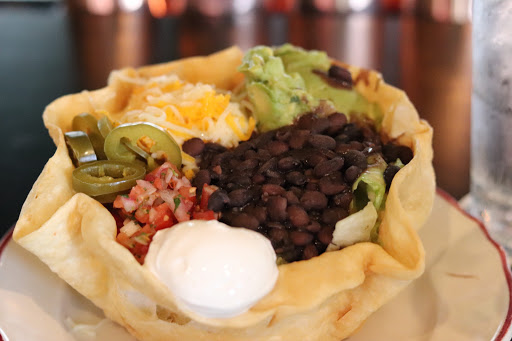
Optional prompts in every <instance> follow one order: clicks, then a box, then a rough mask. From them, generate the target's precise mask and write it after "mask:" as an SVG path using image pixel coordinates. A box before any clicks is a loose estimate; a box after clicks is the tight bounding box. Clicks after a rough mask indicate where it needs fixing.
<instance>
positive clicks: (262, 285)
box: [144, 220, 278, 318]
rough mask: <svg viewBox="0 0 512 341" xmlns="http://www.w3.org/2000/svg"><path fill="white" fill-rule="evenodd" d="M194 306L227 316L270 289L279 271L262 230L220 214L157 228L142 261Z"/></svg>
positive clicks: (202, 312) (196, 309)
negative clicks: (232, 224) (229, 221)
mask: <svg viewBox="0 0 512 341" xmlns="http://www.w3.org/2000/svg"><path fill="white" fill-rule="evenodd" d="M144 266H145V267H147V268H148V269H149V270H150V271H151V272H152V273H153V274H154V275H155V276H156V277H158V278H159V279H160V281H162V282H163V283H164V284H165V285H166V286H167V287H168V288H169V289H170V290H171V291H172V292H173V294H174V295H175V296H176V297H177V298H178V299H179V300H180V301H181V302H182V303H183V305H184V306H185V307H186V308H188V309H190V310H191V311H193V312H195V313H197V314H200V315H203V316H205V317H214V318H227V317H232V316H236V315H239V314H241V313H243V312H245V311H247V310H248V309H249V308H251V307H252V306H253V305H254V304H255V303H256V302H257V301H259V300H260V299H261V298H262V297H264V296H265V295H266V294H268V293H269V292H270V291H271V290H272V288H273V287H274V285H275V282H276V280H277V276H278V269H277V265H276V254H275V252H274V249H273V248H272V245H271V243H270V241H269V240H268V239H267V238H265V237H264V236H263V235H261V234H259V233H257V232H254V231H251V230H248V229H244V228H233V227H229V226H227V225H226V224H223V223H221V222H218V221H216V220H210V221H204V220H191V221H188V222H183V223H180V224H177V225H175V226H173V227H171V228H169V229H164V230H160V231H158V232H157V233H156V235H155V237H154V238H153V241H152V243H151V245H150V247H149V251H148V254H147V256H146V259H145V261H144Z"/></svg>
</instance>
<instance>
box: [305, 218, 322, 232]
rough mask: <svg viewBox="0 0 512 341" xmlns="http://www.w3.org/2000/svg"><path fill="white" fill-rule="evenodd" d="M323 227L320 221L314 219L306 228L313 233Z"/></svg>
mask: <svg viewBox="0 0 512 341" xmlns="http://www.w3.org/2000/svg"><path fill="white" fill-rule="evenodd" d="M321 228H322V225H320V223H319V222H318V221H314V220H313V221H312V222H310V223H309V224H308V225H307V226H306V230H308V231H309V232H312V233H317V232H318V231H320V229H321Z"/></svg>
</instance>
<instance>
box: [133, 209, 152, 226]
mask: <svg viewBox="0 0 512 341" xmlns="http://www.w3.org/2000/svg"><path fill="white" fill-rule="evenodd" d="M150 209H151V207H150V206H139V208H137V210H136V211H135V219H137V220H138V221H140V222H141V223H143V224H146V223H147V222H149V210H150Z"/></svg>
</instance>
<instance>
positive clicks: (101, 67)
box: [0, 0, 471, 234]
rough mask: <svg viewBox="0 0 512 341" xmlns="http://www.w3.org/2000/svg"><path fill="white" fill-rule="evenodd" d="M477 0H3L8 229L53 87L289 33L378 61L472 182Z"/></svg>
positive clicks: (1, 164)
mask: <svg viewBox="0 0 512 341" xmlns="http://www.w3.org/2000/svg"><path fill="white" fill-rule="evenodd" d="M470 9H471V1H470V0H67V1H63V0H61V1H58V0H54V1H38V0H33V1H3V0H0V113H1V119H2V120H1V123H0V136H1V137H2V143H1V155H2V157H1V158H0V169H1V177H2V183H3V184H5V185H4V186H2V188H3V189H4V191H2V192H0V193H1V194H0V197H1V199H0V200H1V205H0V214H1V217H2V218H3V220H2V222H1V224H0V234H1V233H2V232H5V231H7V230H8V228H9V227H10V226H12V225H13V224H14V223H15V221H16V219H17V217H18V215H19V211H20V209H21V206H22V204H23V201H24V199H25V197H26V195H27V194H28V192H29V190H30V188H31V186H32V184H33V183H34V181H35V180H36V178H37V176H38V175H39V173H40V172H41V170H42V168H43V167H44V164H45V163H46V161H47V160H48V158H49V157H51V155H52V154H53V152H54V150H55V147H54V145H53V143H52V141H51V139H50V138H49V136H48V134H47V131H46V129H45V128H44V126H43V122H42V119H41V115H42V113H43V110H44V107H45V106H46V105H47V104H48V103H50V102H51V101H52V100H54V99H55V98H57V97H59V96H62V95H65V94H69V93H74V92H79V91H81V90H83V89H88V90H92V89H97V88H100V87H103V86H105V85H106V82H107V78H108V75H109V73H110V71H111V70H113V69H118V68H122V67H126V66H140V65H145V64H153V63H160V62H165V61H170V60H174V59H177V58H183V57H188V56H193V55H204V54H209V53H212V52H215V51H217V50H220V49H222V48H225V47H228V46H231V45H239V46H240V47H242V48H243V49H247V48H250V47H252V46H254V45H258V44H266V45H279V44H283V43H285V42H290V43H292V44H295V45H299V46H302V47H304V48H307V49H320V50H325V51H327V53H328V54H329V55H330V56H331V57H333V58H336V59H339V60H342V61H345V62H348V63H351V64H355V65H358V66H362V67H365V68H371V69H376V70H378V71H379V72H381V73H382V74H383V76H384V79H385V80H386V81H387V82H388V83H390V84H392V85H394V86H397V87H400V88H402V89H404V90H405V91H406V93H407V94H408V96H409V98H410V99H411V101H412V102H413V104H414V105H415V106H416V108H417V109H418V111H419V113H420V115H421V116H422V117H423V118H425V119H426V120H428V121H429V122H430V124H431V125H432V126H433V127H434V129H435V138H434V152H435V158H434V167H435V169H436V174H437V182H438V186H439V187H440V188H442V189H444V190H445V191H447V192H448V193H449V194H451V195H452V196H454V197H455V198H457V199H458V198H460V197H462V196H463V195H464V194H466V193H467V192H468V190H469V124H470V123H469V118H470V93H471V23H470V18H471V10H470Z"/></svg>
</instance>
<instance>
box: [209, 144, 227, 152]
mask: <svg viewBox="0 0 512 341" xmlns="http://www.w3.org/2000/svg"><path fill="white" fill-rule="evenodd" d="M226 150H228V149H227V148H226V147H224V146H223V145H220V144H218V143H212V142H208V143H206V144H205V145H204V151H205V152H214V153H217V154H219V153H224V152H225V151H226Z"/></svg>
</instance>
